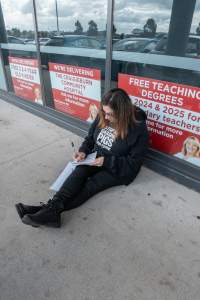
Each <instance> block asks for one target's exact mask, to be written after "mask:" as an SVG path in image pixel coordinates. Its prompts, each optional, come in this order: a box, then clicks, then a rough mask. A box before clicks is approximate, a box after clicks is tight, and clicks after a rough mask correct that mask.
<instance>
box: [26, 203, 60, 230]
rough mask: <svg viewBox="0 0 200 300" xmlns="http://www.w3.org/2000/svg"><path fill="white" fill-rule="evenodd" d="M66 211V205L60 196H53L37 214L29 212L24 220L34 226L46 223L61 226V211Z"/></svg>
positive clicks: (51, 225)
mask: <svg viewBox="0 0 200 300" xmlns="http://www.w3.org/2000/svg"><path fill="white" fill-rule="evenodd" d="M63 211H64V205H63V203H62V201H60V200H59V199H58V198H55V197H54V198H53V199H50V200H49V201H48V203H47V204H43V206H42V208H41V209H40V210H39V211H38V212H36V213H35V214H27V215H25V216H24V217H23V218H22V222H23V223H24V224H27V225H31V226H33V227H39V226H40V225H45V226H48V227H61V217H60V214H61V212H63Z"/></svg>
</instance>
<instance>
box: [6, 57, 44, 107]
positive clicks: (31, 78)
mask: <svg viewBox="0 0 200 300" xmlns="http://www.w3.org/2000/svg"><path fill="white" fill-rule="evenodd" d="M8 59H9V64H10V71H11V76H12V82H13V87H14V91H15V94H16V95H17V96H20V97H22V98H24V99H26V100H30V101H33V102H35V103H38V104H41V105H42V104H43V101H42V96H41V88H40V77H39V70H38V61H37V60H36V59H25V58H19V57H11V56H9V57H8Z"/></svg>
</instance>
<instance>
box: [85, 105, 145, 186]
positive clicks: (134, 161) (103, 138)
mask: <svg viewBox="0 0 200 300" xmlns="http://www.w3.org/2000/svg"><path fill="white" fill-rule="evenodd" d="M136 119H137V123H136V124H135V125H134V126H133V127H130V128H129V130H128V135H127V136H126V138H124V139H121V138H116V139H115V138H114V129H113V128H111V127H109V126H108V127H106V128H102V129H101V128H99V127H98V122H99V117H97V118H96V119H95V121H94V122H93V123H92V125H91V127H90V129H89V132H88V135H87V136H86V138H85V140H84V141H83V143H82V145H81V147H80V148H79V151H80V152H84V153H85V154H86V155H87V154H89V153H92V152H94V151H97V157H100V156H103V157H104V163H103V167H104V168H105V169H106V170H107V171H108V172H110V173H111V174H112V175H114V176H116V177H118V178H121V181H122V183H124V184H129V183H130V182H131V181H133V179H134V178H135V177H136V175H137V174H138V172H139V170H140V167H141V165H142V162H143V160H144V156H145V154H146V153H147V149H148V132H147V126H146V114H145V112H144V111H143V110H141V109H140V108H137V109H136Z"/></svg>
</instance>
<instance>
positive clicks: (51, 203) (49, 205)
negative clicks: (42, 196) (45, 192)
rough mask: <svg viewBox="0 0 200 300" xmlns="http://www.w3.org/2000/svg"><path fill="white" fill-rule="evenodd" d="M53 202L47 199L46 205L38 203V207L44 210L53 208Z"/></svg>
mask: <svg viewBox="0 0 200 300" xmlns="http://www.w3.org/2000/svg"><path fill="white" fill-rule="evenodd" d="M53 204H54V201H53V199H49V200H48V202H47V203H44V202H40V205H41V206H42V207H45V208H53Z"/></svg>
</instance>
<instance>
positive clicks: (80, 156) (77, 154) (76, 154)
mask: <svg viewBox="0 0 200 300" xmlns="http://www.w3.org/2000/svg"><path fill="white" fill-rule="evenodd" d="M71 146H72V148H73V152H74V153H73V159H74V160H76V161H77V162H78V161H81V160H83V159H85V157H86V154H85V153H84V152H79V151H77V152H76V150H75V146H74V143H73V142H71Z"/></svg>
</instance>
